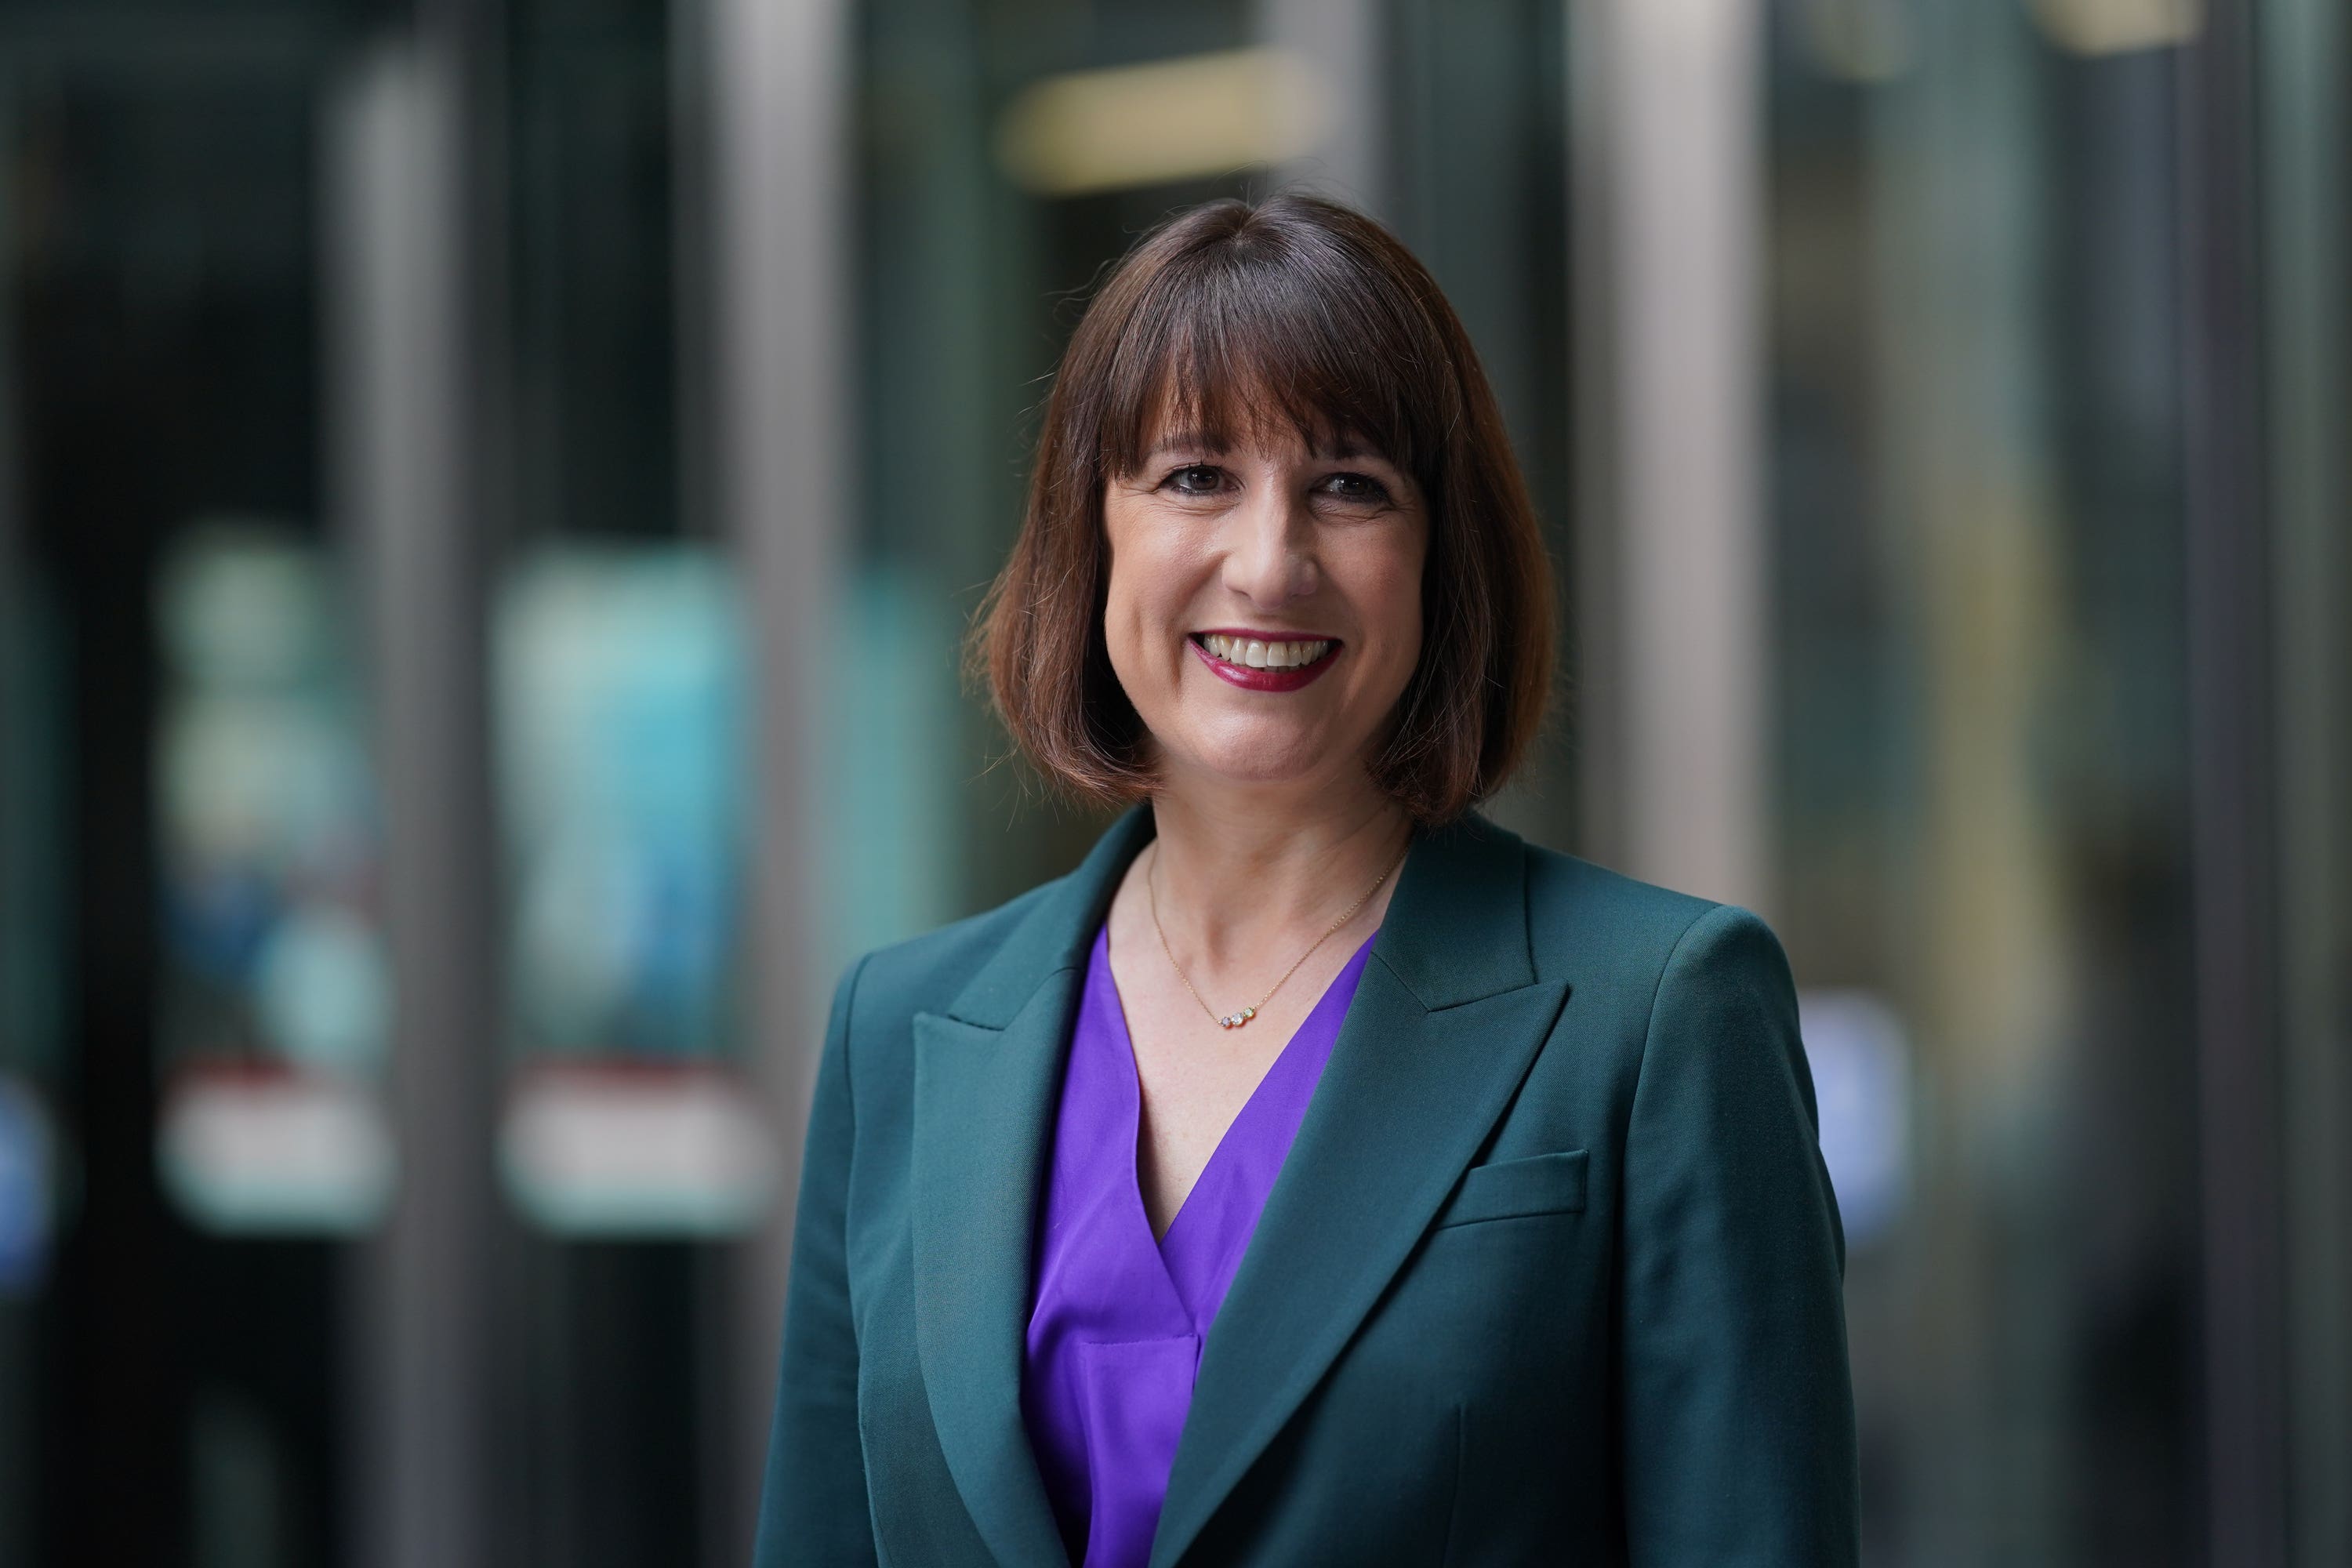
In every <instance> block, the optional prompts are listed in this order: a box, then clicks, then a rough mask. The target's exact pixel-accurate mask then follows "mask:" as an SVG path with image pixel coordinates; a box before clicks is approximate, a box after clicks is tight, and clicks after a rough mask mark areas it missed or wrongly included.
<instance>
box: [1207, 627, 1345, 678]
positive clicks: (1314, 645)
mask: <svg viewBox="0 0 2352 1568" xmlns="http://www.w3.org/2000/svg"><path fill="white" fill-rule="evenodd" d="M1185 641H1187V642H1189V643H1191V644H1192V651H1193V652H1194V653H1196V654H1198V655H1200V656H1201V662H1202V663H1203V664H1205V665H1207V666H1208V667H1209V668H1210V670H1211V671H1212V672H1213V673H1214V674H1215V675H1216V676H1218V677H1219V678H1220V679H1223V680H1225V681H1226V682H1228V683H1229V684H1232V685H1234V686H1238V687H1241V688H1242V689H1244V690H1248V691H1296V690H1297V689H1299V688H1301V687H1303V686H1306V685H1308V684H1309V683H1311V682H1312V681H1314V680H1315V679H1316V678H1318V676H1320V675H1321V674H1322V673H1323V672H1324V671H1325V670H1327V669H1328V668H1331V661H1332V660H1333V659H1335V658H1338V657H1339V648H1340V646H1341V645H1340V643H1339V638H1337V637H1299V638H1293V639H1280V638H1265V637H1245V636H1243V635H1240V634H1238V633H1231V632H1194V633H1192V635H1191V636H1190V637H1186V638H1185Z"/></svg>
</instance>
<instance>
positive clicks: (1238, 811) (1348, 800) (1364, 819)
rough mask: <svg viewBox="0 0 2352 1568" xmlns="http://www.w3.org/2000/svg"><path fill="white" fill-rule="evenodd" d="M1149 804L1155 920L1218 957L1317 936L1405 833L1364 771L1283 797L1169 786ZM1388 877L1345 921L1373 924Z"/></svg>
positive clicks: (1399, 811) (1389, 858)
mask: <svg viewBox="0 0 2352 1568" xmlns="http://www.w3.org/2000/svg"><path fill="white" fill-rule="evenodd" d="M1151 804H1152V816H1153V819H1154V821H1155V822H1156V823H1157V824H1158V828H1159V844H1158V847H1157V848H1156V849H1154V850H1153V851H1152V854H1153V856H1154V857H1155V858H1156V859H1157V861H1158V864H1157V865H1156V866H1155V867H1152V868H1150V874H1151V876H1152V877H1153V879H1155V881H1156V882H1157V885H1158V896H1159V909H1160V920H1161V921H1162V922H1163V923H1164V924H1165V925H1166V927H1167V929H1168V931H1169V934H1170V935H1171V937H1175V938H1178V939H1179V940H1180V941H1181V943H1182V945H1183V946H1184V947H1185V948H1187V949H1190V950H1192V951H1194V952H1200V953H1202V955H1203V956H1205V957H1206V958H1207V959H1208V960H1209V961H1210V962H1211V963H1219V964H1222V963H1226V962H1228V961H1229V960H1231V959H1233V958H1234V957H1235V956H1236V955H1240V954H1247V953H1249V952H1254V951H1256V950H1257V949H1259V948H1261V947H1264V946H1266V945H1267V944H1273V945H1275V946H1284V947H1286V946H1288V945H1292V944H1294V943H1295V942H1297V941H1299V940H1302V939H1303V940H1312V939H1313V938H1314V937H1315V936H1318V935H1319V934H1320V933H1321V932H1322V931H1324V930H1325V928H1327V927H1328V925H1329V924H1330V922H1331V921H1333V920H1335V919H1337V918H1338V917H1339V913H1340V911H1342V910H1345V909H1347V908H1348V906H1349V904H1350V903H1352V902H1354V901H1355V900H1357V899H1358V898H1360V896H1362V894H1363V893H1364V890H1365V889H1367V888H1370V886H1371V885H1372V881H1373V879H1375V878H1378V877H1379V876H1381V873H1382V872H1384V871H1387V870H1389V868H1391V867H1392V866H1394V865H1395V864H1396V861H1397V858H1398V856H1399V855H1401V854H1402V852H1403V850H1404V847H1405V844H1406V842H1407V839H1408V837H1410V834H1411V831H1412V822H1411V819H1410V818H1409V817H1408V816H1407V815H1406V813H1405V810H1404V808H1403V807H1402V806H1401V805H1398V804H1397V803H1396V802H1395V801H1393V800H1391V799H1390V798H1389V797H1388V796H1387V795H1383V794H1381V792H1380V791H1379V790H1378V789H1377V788H1375V787H1374V786H1373V784H1372V783H1371V781H1370V779H1369V778H1361V779H1360V780H1359V781H1356V783H1355V785H1354V787H1349V786H1348V785H1346V784H1342V785H1340V786H1339V787H1324V788H1318V789H1317V790H1315V791H1314V792H1312V793H1311V794H1309V795H1303V796H1298V797H1294V798H1289V799H1283V798H1280V797H1278V796H1276V797H1271V798H1270V797H1269V796H1268V795H1265V794H1263V793H1261V792H1257V791H1252V790H1246V789H1244V790H1234V789H1230V788H1225V789H1205V790H1204V789H1192V788H1186V787H1183V786H1182V785H1181V784H1171V785H1170V786H1169V787H1164V788H1162V789H1161V790H1160V792H1159V793H1158V794H1156V795H1154V796H1153V797H1152V803H1151ZM1395 883H1396V879H1395V878H1394V877H1393V876H1391V877H1390V878H1389V879H1388V880H1386V881H1384V882H1382V883H1381V886H1380V889H1378V891H1377V892H1376V893H1375V894H1374V896H1373V897H1372V898H1371V899H1370V900H1367V901H1366V903H1365V906H1364V909H1363V910H1360V911H1359V912H1358V914H1357V917H1356V919H1355V920H1354V921H1353V924H1352V927H1351V929H1353V930H1356V931H1369V930H1370V928H1371V925H1372V923H1373V922H1374V921H1377V919H1378V917H1379V914H1380V912H1381V910H1383V909H1384V908H1385V907H1386V901H1387V897H1388V895H1389V893H1390V892H1391V890H1392V889H1394V887H1395ZM1180 933H1181V934H1180Z"/></svg>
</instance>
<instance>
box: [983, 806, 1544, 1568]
mask: <svg viewBox="0 0 2352 1568" xmlns="http://www.w3.org/2000/svg"><path fill="white" fill-rule="evenodd" d="M1372 959H1373V962H1371V963H1368V964H1366V965H1365V967H1364V973H1363V979H1362V981H1361V983H1360V985H1359V987H1358V989H1357V992H1356V995H1355V999H1354V1001H1353V1002H1352V1003H1351V1004H1350V1005H1349V1009H1348V1018H1347V1022H1346V1024H1345V1025H1344V1026H1342V1027H1341V1029H1340V1033H1339V1039H1338V1041H1337V1042H1335V1043H1334V1045H1333V1047H1332V1051H1331V1058H1330V1061H1329V1063H1328V1065H1327V1066H1326V1067H1325V1068H1324V1074H1323V1080H1322V1082H1321V1083H1320V1084H1319V1085H1318V1088H1317V1089H1316V1093H1315V1098H1314V1100H1312V1101H1310V1102H1309V1104H1308V1107H1307V1116H1306V1120H1305V1121H1303V1122H1302V1123H1301V1124H1300V1127H1299V1130H1298V1136H1297V1142H1294V1143H1293V1145H1292V1146H1291V1151H1290V1153H1289V1156H1288V1158H1287V1159H1286V1161H1285V1162H1284V1164H1283V1168H1282V1173H1281V1175H1280V1176H1279V1177H1278V1178H1277V1180H1276V1184H1275V1186H1274V1190H1273V1192H1272V1193H1271V1194H1268V1196H1267V1198H1266V1204H1265V1212H1264V1214H1263V1215H1261V1216H1260V1218H1259V1221H1258V1226H1257V1231H1256V1234H1255V1236H1254V1237H1253V1238H1252V1240H1251V1243H1250V1247H1249V1250H1248V1252H1247V1253H1246V1254H1245V1255H1244V1258H1243V1261H1242V1266H1241V1270H1240V1272H1239V1273H1238V1274H1237V1275H1236V1276H1235V1277H1234V1283H1233V1287H1232V1289H1231V1290H1230V1291H1229V1293H1228V1294H1227V1295H1226V1297H1225V1300H1224V1304H1223V1307H1222V1308H1221V1309H1220V1310H1219V1311H1218V1314H1217V1321H1216V1323H1215V1324H1214V1326H1213V1328H1212V1330H1211V1331H1210V1334H1209V1338H1208V1342H1207V1343H1206V1344H1205V1345H1204V1346H1203V1347H1202V1357H1201V1370H1200V1374H1199V1378H1198V1380H1197V1382H1196V1383H1195V1384H1194V1387H1193V1393H1192V1411H1191V1414H1190V1415H1188V1416H1187V1418H1186V1421H1185V1426H1184V1433H1183V1436H1182V1438H1181V1440H1180V1442H1179V1443H1178V1445H1177V1449H1176V1459H1175V1464H1174V1467H1173V1468H1172V1470H1171V1474H1170V1476H1169V1481H1168V1495H1167V1501H1166V1503H1165V1504H1164V1506H1163V1507H1162V1509H1161V1510H1160V1525H1159V1531H1158V1533H1157V1534H1156V1535H1155V1536H1154V1537H1153V1543H1152V1552H1151V1564H1152V1568H1172V1565H1173V1564H1174V1563H1176V1562H1177V1561H1178V1560H1179V1559H1180V1558H1181V1557H1182V1556H1183V1554H1184V1552H1185V1551H1186V1549H1187V1548H1189V1547H1190V1546H1191V1544H1192V1541H1193V1539H1194V1537H1195V1536H1197V1535H1198V1534H1199V1533H1200V1531H1201V1529H1202V1526H1203V1525H1205V1524H1206V1523H1207V1522H1208V1521H1209V1519H1210V1517H1211V1516H1212V1515H1213V1514H1214V1512H1215V1511H1216V1510H1217V1507H1218V1505H1219V1504H1220V1503H1222V1502H1223V1500H1224V1499H1225V1497H1226V1495H1227V1494H1228V1493H1229V1492H1231V1491H1232V1489H1233V1488H1234V1485H1235V1483H1236V1482H1238V1481H1239V1480H1240V1479H1241V1478H1242V1477H1243V1476H1244V1474H1245V1473H1247V1471H1248V1469H1249V1468H1250V1466H1251V1465H1252V1464H1254V1463H1255V1461H1256V1459H1257V1458H1258V1456H1259V1454H1260V1453H1261V1452H1263V1451H1264V1449H1265V1446H1266V1445H1267V1444H1268V1443H1269V1442H1271V1441H1272V1440H1273V1438H1274V1436H1275V1434H1276V1433H1277V1432H1278V1431H1280V1430H1281V1428H1282V1426H1283V1424H1284V1423H1285V1422H1286V1421H1287V1420H1288V1419H1289V1418H1290V1415H1291V1414H1292V1413H1293V1412H1294V1411H1295V1410H1297V1407H1298V1405H1299V1404H1300V1403H1301V1402H1302V1401H1303V1400H1304V1399H1305V1398H1306V1397H1307V1394H1309V1393H1310V1392H1311V1391H1312V1390H1313V1389H1314V1387H1315V1385H1316V1384H1318V1382H1319V1381H1321V1379H1322V1377H1323V1374H1324V1373H1325V1372H1326V1371H1327V1370H1328V1368H1329V1367H1330V1365H1331V1363H1332V1362H1333V1361H1334V1360H1336V1359H1337V1358H1338V1356H1339V1352H1340V1351H1341V1350H1342V1349H1343V1348H1344V1347H1345V1346H1346V1344H1347V1342H1348V1341H1349V1338H1351V1337H1352V1336H1353V1335H1354V1333H1355V1331H1356V1329H1357V1327H1358V1325H1359V1324H1360V1323H1361V1322H1362V1321H1363V1319H1364V1317H1365V1315H1366V1314H1367V1313H1368V1312H1370V1310H1371V1309H1372V1306H1373V1304H1374V1303H1375V1302H1376V1301H1377V1300H1379V1299H1380V1296H1381V1292H1382V1291H1383V1290H1384V1289H1386V1288H1387V1286H1388V1282H1389V1280H1390V1279H1391V1277H1392V1276H1393V1275H1394V1274H1395V1273H1396V1271H1397V1269H1398V1268H1400V1267H1402V1264H1403V1262H1404V1260H1405V1258H1407V1256H1409V1255H1410V1254H1411V1252H1412V1248H1413V1247H1414V1245H1415V1244H1416V1243H1417V1242H1418V1241H1419V1239H1420V1237H1421V1235H1422V1233H1423V1230H1424V1229H1425V1228H1426V1227H1427V1226H1428V1224H1429V1222H1430V1220H1431V1219H1432V1218H1433V1217H1434V1215H1436V1212H1437V1209H1438V1205H1440V1204H1442V1203H1443V1202H1444V1199H1445V1195H1446V1194H1447V1193H1449V1192H1450V1191H1452V1190H1453V1187H1454V1183H1455V1181H1456V1179H1457V1178H1458V1177H1459V1176H1460V1175H1461V1173H1462V1172H1463V1170H1464V1168H1465V1166H1467V1165H1468V1163H1470V1160H1471V1158H1472V1157H1473V1156H1474V1155H1475V1153H1476V1152H1477V1151H1478V1149H1479V1146H1480V1145H1481V1144H1482V1143H1483V1142H1485V1141H1486V1134H1487V1132H1488V1131H1489V1130H1490V1129H1491V1128H1492V1127H1493V1126H1494V1124H1495V1121H1496V1118H1498V1117H1499V1116H1500V1115H1501V1114H1502V1111H1503V1109H1504V1107H1505V1106H1507V1104H1508V1103H1509V1102H1510V1100H1511V1097H1512V1095H1513V1094H1514V1093H1515V1092H1516V1091H1517V1088H1518V1085H1519V1082H1520V1080H1521V1079H1522V1078H1524V1077H1525V1075H1526V1073H1527V1070H1528V1066H1529V1065H1530V1064H1531V1063H1532V1062H1533V1060H1534V1059H1535V1055H1536V1052H1537V1050H1538V1047H1540V1046H1541V1045H1542V1043H1543V1040H1544V1037H1546V1036H1547V1035H1548V1034H1549V1032H1550V1030H1551V1026H1552V1025H1553V1023H1554V1022H1555V1021H1556V1020H1557V1019H1558V1018H1559V1011H1560V1006H1561V1005H1562V1003H1563V1002H1564V1001H1565V1000H1566V998H1567V994H1568V986H1567V984H1565V983H1564V982H1559V981H1553V982H1549V983H1544V984H1538V983H1537V981H1536V975H1535V966H1534V961H1533V958H1532V956H1531V954H1530V952H1529V948H1528V928H1527V904H1526V867H1525V859H1524V856H1523V854H1522V849H1521V845H1520V842H1519V840H1518V838H1517V837H1516V836H1515V835H1512V834H1509V833H1507V832H1505V831H1504V830H1502V829H1500V828H1497V827H1496V826H1493V825H1492V824H1489V823H1487V822H1486V821H1485V820H1484V819H1483V818H1479V817H1476V816H1470V817H1467V818H1465V819H1463V820H1462V821H1460V822H1457V823H1455V824H1454V825H1453V826H1450V827H1448V828H1445V829H1444V830H1441V831H1440V832H1438V833H1434V834H1432V835H1429V836H1427V837H1424V838H1423V840H1422V842H1421V843H1420V844H1419V845H1418V846H1416V847H1415V848H1414V850H1413V852H1412V855H1411V857H1410V858H1408V859H1407V860H1406V862H1405V868H1404V872H1403V876H1402V879H1401V880H1400V882H1399V883H1398V886H1397V890H1396V893H1395V895H1394V896H1393V898H1392V899H1391V902H1390V906H1389V910H1388V914H1387V916H1386V918H1385V919H1384V920H1383V921H1381V932H1380V935H1379V937H1378V938H1377V939H1376V940H1375V942H1374V943H1373V946H1372ZM1024 1256H1025V1255H1024Z"/></svg>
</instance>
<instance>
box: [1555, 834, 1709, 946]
mask: <svg viewBox="0 0 2352 1568" xmlns="http://www.w3.org/2000/svg"><path fill="white" fill-rule="evenodd" d="M1527 866H1528V919H1529V921H1530V922H1531V923H1532V924H1534V925H1536V926H1537V927H1538V931H1540V930H1541V929H1542V928H1544V927H1546V926H1551V927H1555V928H1559V927H1566V928H1568V929H1573V930H1579V931H1585V932H1587V933H1590V932H1591V931H1593V930H1594V929H1595V928H1602V929H1607V930H1610V931H1616V932H1619V933H1621V934H1623V935H1628V936H1638V937H1641V938H1643V939H1644V944H1645V945H1646V944H1648V943H1651V942H1656V941H1658V940H1660V939H1663V940H1664V942H1665V944H1666V946H1668V947H1672V946H1673V945H1674V944H1675V942H1677V941H1679V940H1680V939H1681V937H1682V935H1683V933H1684V932H1685V931H1688V930H1690V928H1691V927H1692V926H1694V925H1696V923H1698V921H1699V920H1700V919H1701V918H1702V917H1704V916H1705V915H1706V913H1707V912H1708V911H1709V910H1715V909H1719V908H1721V907H1722V906H1721V905H1720V904H1719V903H1718V902H1717V900H1713V899H1703V898H1700V897H1699V896H1698V895H1697V894H1696V893H1685V892H1678V891H1676V890H1675V889H1672V888H1665V887H1661V886H1659V885H1658V884H1657V883H1655V882H1644V881H1643V880H1641V879H1639V878H1636V877H1629V876H1627V875H1625V874H1624V873H1623V872H1622V871H1612V870H1611V869H1610V868H1608V867H1606V866H1603V865H1601V864H1599V863H1597V862H1595V861H1591V860H1587V859H1585V858H1583V857H1581V856H1578V855H1570V854H1565V853H1563V852H1561V851H1559V850H1557V849H1547V848H1545V847H1543V846H1541V845H1539V844H1528V846H1527Z"/></svg>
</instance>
